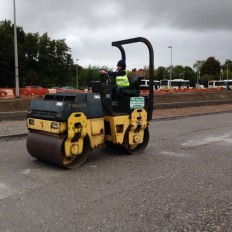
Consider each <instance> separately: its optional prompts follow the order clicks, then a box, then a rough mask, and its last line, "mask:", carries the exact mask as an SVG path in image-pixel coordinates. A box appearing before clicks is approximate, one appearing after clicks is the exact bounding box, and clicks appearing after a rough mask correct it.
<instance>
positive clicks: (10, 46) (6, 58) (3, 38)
mask: <svg viewBox="0 0 232 232" xmlns="http://www.w3.org/2000/svg"><path fill="white" fill-rule="evenodd" d="M16 29H17V37H18V39H17V40H18V57H19V66H21V67H22V70H21V72H22V73H23V72H24V70H25V69H24V67H25V59H24V55H23V52H24V39H25V33H24V31H23V29H22V28H21V27H17V28H16ZM14 58H15V56H14V25H13V24H12V23H11V21H9V20H8V21H7V20H5V21H1V22H0V77H1V79H0V86H3V87H13V86H14V85H15V59H14Z"/></svg>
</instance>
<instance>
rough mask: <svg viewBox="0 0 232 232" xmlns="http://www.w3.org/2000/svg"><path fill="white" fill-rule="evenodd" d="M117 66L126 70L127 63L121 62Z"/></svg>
mask: <svg viewBox="0 0 232 232" xmlns="http://www.w3.org/2000/svg"><path fill="white" fill-rule="evenodd" d="M117 66H119V67H121V69H123V70H124V69H126V63H125V61H124V60H119V61H118V63H117Z"/></svg>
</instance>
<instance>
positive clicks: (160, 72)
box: [157, 66, 168, 80]
mask: <svg viewBox="0 0 232 232" xmlns="http://www.w3.org/2000/svg"><path fill="white" fill-rule="evenodd" d="M167 74H168V73H167V69H166V68H165V67H163V66H160V67H158V69H157V79H158V80H163V79H167Z"/></svg>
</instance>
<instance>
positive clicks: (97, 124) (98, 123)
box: [89, 118, 104, 135]
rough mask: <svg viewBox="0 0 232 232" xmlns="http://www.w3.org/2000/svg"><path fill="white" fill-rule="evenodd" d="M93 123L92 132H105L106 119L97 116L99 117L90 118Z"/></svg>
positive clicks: (93, 133)
mask: <svg viewBox="0 0 232 232" xmlns="http://www.w3.org/2000/svg"><path fill="white" fill-rule="evenodd" d="M89 121H90V125H91V134H92V135H101V134H103V133H104V119H103V118H97V119H90V120H89Z"/></svg>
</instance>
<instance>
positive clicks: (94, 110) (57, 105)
mask: <svg viewBox="0 0 232 232" xmlns="http://www.w3.org/2000/svg"><path fill="white" fill-rule="evenodd" d="M73 112H83V113H84V114H85V115H86V117H87V118H97V117H103V109H102V101H101V95H100V94H99V93H56V94H46V95H45V97H44V99H34V100H32V101H31V104H30V107H29V110H28V114H27V117H31V118H41V119H49V120H56V121H67V119H68V117H69V116H70V115H71V113H73Z"/></svg>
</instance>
